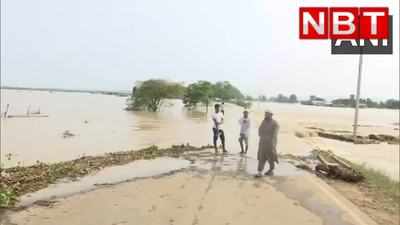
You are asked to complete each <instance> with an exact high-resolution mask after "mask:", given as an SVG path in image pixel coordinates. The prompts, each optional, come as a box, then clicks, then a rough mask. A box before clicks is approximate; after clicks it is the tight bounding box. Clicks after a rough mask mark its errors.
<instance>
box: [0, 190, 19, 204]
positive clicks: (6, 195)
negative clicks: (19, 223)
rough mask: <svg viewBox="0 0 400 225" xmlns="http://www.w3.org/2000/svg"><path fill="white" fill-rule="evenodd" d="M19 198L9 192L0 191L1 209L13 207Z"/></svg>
mask: <svg viewBox="0 0 400 225" xmlns="http://www.w3.org/2000/svg"><path fill="white" fill-rule="evenodd" d="M16 199H17V196H16V195H15V194H14V193H13V192H12V191H9V190H3V189H0V208H6V207H9V206H10V205H13V204H14V203H15V201H16Z"/></svg>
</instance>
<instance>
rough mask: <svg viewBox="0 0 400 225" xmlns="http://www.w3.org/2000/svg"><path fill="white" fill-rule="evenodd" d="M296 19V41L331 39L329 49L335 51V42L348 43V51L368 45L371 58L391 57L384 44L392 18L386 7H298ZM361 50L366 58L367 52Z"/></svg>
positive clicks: (386, 41)
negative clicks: (387, 55) (297, 38)
mask: <svg viewBox="0 0 400 225" xmlns="http://www.w3.org/2000/svg"><path fill="white" fill-rule="evenodd" d="M299 17H300V18H299V37H300V39H331V40H332V49H333V48H336V50H337V49H338V46H339V45H338V44H337V43H336V41H338V43H339V44H340V43H342V42H343V41H351V43H350V45H351V46H352V47H357V46H358V47H364V46H365V45H366V44H365V42H369V43H371V46H370V48H369V49H371V50H373V51H371V52H374V53H373V54H391V48H392V46H389V44H388V43H389V42H391V38H392V35H391V26H392V24H391V23H392V22H391V21H392V18H391V16H390V15H389V8H388V7H361V8H359V7H300V9H299ZM390 44H391V43H390ZM339 47H340V46H339ZM367 47H368V46H367ZM373 47H376V48H375V49H372V48H373ZM348 48H350V47H348ZM364 49H366V51H364V53H366V54H368V52H369V49H367V48H364ZM384 49H385V50H384ZM353 50H354V48H353ZM333 52H334V51H332V53H333ZM339 52H340V51H339ZM351 52H354V54H356V52H355V51H351ZM380 52H381V53H380ZM384 52H385V53H384ZM334 54H335V53H334ZM339 54H340V53H339ZM344 54H352V53H344ZM370 54H372V53H370Z"/></svg>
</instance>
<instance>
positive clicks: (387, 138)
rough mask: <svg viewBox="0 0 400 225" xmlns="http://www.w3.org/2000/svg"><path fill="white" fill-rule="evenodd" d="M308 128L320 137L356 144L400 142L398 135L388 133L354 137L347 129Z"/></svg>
mask: <svg viewBox="0 0 400 225" xmlns="http://www.w3.org/2000/svg"><path fill="white" fill-rule="evenodd" d="M306 128H307V129H310V130H313V131H315V132H314V133H315V134H316V135H317V136H319V137H323V138H329V139H334V140H339V141H346V142H352V143H354V144H379V143H382V142H386V143H388V144H397V145H398V144H400V137H396V136H392V135H388V134H370V135H368V136H360V135H357V136H356V137H353V135H351V134H348V133H351V132H349V131H345V130H329V131H327V130H324V129H322V128H318V127H306ZM305 133H306V132H305ZM299 135H300V134H299ZM299 135H298V134H297V132H296V136H297V137H299ZM300 136H301V135H300ZM305 136H312V135H303V136H302V137H305Z"/></svg>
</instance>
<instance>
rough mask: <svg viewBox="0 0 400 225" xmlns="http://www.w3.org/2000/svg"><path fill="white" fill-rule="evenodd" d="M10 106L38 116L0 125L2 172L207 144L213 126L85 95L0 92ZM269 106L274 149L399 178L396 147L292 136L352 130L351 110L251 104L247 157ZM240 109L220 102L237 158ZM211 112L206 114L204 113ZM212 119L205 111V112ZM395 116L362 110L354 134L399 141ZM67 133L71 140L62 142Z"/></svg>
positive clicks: (199, 117)
mask: <svg viewBox="0 0 400 225" xmlns="http://www.w3.org/2000/svg"><path fill="white" fill-rule="evenodd" d="M7 104H10V108H9V113H8V114H9V115H18V114H19V115H20V114H26V111H27V108H28V107H30V110H31V111H36V110H38V109H39V108H40V111H41V113H42V114H47V115H48V117H42V118H7V119H3V118H2V119H1V155H2V163H3V165H5V166H6V167H10V166H15V165H30V164H34V163H35V162H36V161H38V160H39V161H43V162H57V161H62V160H70V159H74V158H77V157H80V156H83V155H99V154H103V153H106V152H113V151H124V150H134V149H140V148H143V147H147V146H150V145H159V146H162V147H166V146H169V145H172V144H182V143H190V144H192V145H206V144H210V143H211V142H212V134H211V121H210V119H209V115H208V114H207V113H205V111H206V110H205V108H201V109H199V110H196V111H187V110H186V109H185V108H184V107H183V105H182V103H181V101H178V100H170V101H167V102H166V103H165V104H164V105H163V108H162V110H161V111H160V112H156V113H151V112H129V111H125V110H124V108H125V106H126V98H125V97H117V96H111V95H101V94H88V93H62V92H46V91H21V90H1V112H3V111H4V110H5V106H6V105H7ZM266 108H269V109H271V110H272V111H273V112H274V113H275V118H276V120H277V121H278V122H279V123H280V125H281V129H280V134H279V145H278V148H279V151H280V152H281V153H293V154H307V153H308V152H309V151H311V150H312V148H314V147H316V146H320V145H321V146H323V147H326V148H330V149H332V150H335V151H336V152H337V153H338V154H340V155H344V156H345V157H347V158H349V159H350V160H355V161H357V162H366V163H367V164H369V165H371V166H372V167H375V168H378V169H381V170H384V171H385V172H386V173H388V174H389V175H391V176H393V177H398V170H399V168H398V164H399V161H398V158H399V157H398V156H399V151H398V145H386V144H379V145H368V146H360V145H353V144H349V143H339V142H337V141H334V142H330V141H326V140H322V139H320V138H313V139H307V140H303V139H300V138H297V137H295V135H294V133H295V131H297V130H304V127H306V126H318V127H322V128H325V129H340V130H348V131H351V128H352V123H353V121H352V120H353V114H354V112H353V110H352V109H347V108H329V107H314V106H303V105H298V104H294V105H293V104H277V103H254V104H253V107H252V109H251V110H250V111H251V113H250V117H251V119H252V128H251V134H250V135H251V136H250V149H249V156H252V157H254V156H256V152H257V141H258V137H257V127H258V125H259V124H260V122H261V121H262V118H263V110H264V109H266ZM242 110H243V109H242V108H241V107H238V106H235V105H230V104H226V106H225V124H224V130H225V133H226V138H227V147H228V150H229V151H230V152H239V151H240V150H239V146H238V144H237V138H238V132H239V127H238V126H239V125H238V119H239V118H240V116H241V112H242ZM210 111H211V108H210ZM209 113H210V112H209ZM398 122H399V116H398V112H397V111H396V110H382V109H361V110H360V124H361V125H362V127H360V128H359V130H360V132H361V133H363V134H369V133H385V134H391V135H398V131H397V130H395V128H396V127H398V125H395V124H394V123H398ZM66 130H68V131H69V132H71V133H73V134H75V136H73V137H67V138H64V137H63V132H65V131H66Z"/></svg>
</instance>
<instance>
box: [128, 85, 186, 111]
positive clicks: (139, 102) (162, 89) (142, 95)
mask: <svg viewBox="0 0 400 225" xmlns="http://www.w3.org/2000/svg"><path fill="white" fill-rule="evenodd" d="M133 90H134V93H132V103H131V105H130V106H129V107H128V109H132V110H143V109H145V110H149V111H152V112H156V111H157V110H159V108H160V106H161V105H162V102H163V100H164V99H166V98H181V97H182V96H183V94H184V92H185V87H184V86H183V85H181V84H179V83H175V82H169V81H166V80H155V79H152V80H147V81H144V82H141V83H138V85H137V86H136V88H134V89H133Z"/></svg>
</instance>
